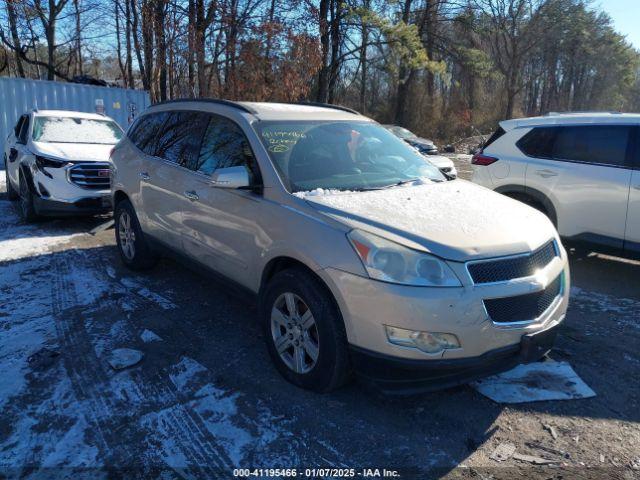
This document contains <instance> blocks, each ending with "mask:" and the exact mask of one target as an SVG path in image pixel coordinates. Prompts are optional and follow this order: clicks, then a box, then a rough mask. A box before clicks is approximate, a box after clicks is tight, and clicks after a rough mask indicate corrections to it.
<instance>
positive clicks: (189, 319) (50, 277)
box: [0, 159, 640, 479]
mask: <svg viewBox="0 0 640 480" xmlns="http://www.w3.org/2000/svg"><path fill="white" fill-rule="evenodd" d="M457 161H458V162H465V161H467V160H465V159H458V160H457ZM460 166H461V167H465V165H463V164H461V165H460ZM3 174H4V172H0V191H2V192H4V185H2V182H3V181H4V178H3ZM103 221H104V218H103V219H86V220H48V221H44V222H41V223H38V224H36V225H24V224H22V223H21V222H20V221H19V220H18V217H17V215H16V213H15V211H14V209H13V207H12V205H11V204H10V203H9V202H8V201H7V199H6V198H5V196H4V193H2V194H0V372H1V375H2V380H1V381H0V412H2V413H1V416H0V478H2V477H3V476H7V477H10V478H13V477H28V478H30V477H33V478H40V477H56V478H57V477H60V476H67V477H69V478H71V477H73V478H78V477H80V478H83V477H86V478H99V477H110V476H111V477H114V476H116V477H117V476H120V475H127V476H131V477H154V478H157V477H161V478H231V477H233V470H234V468H298V469H301V470H302V471H303V470H304V469H305V468H328V467H337V468H355V469H356V473H355V475H356V476H360V475H359V474H360V473H366V472H365V471H363V470H362V469H364V468H380V469H382V468H386V469H387V470H398V471H399V474H400V475H401V476H402V478H440V477H445V478H478V479H486V478H540V479H547V478H621V479H628V478H640V424H639V423H638V422H639V421H640V349H639V348H638V347H639V346H640V263H638V262H632V261H625V260H622V259H619V258H613V257H606V256H601V255H593V254H592V255H589V256H584V257H577V256H572V258H571V269H572V277H573V278H572V280H573V288H572V291H571V294H572V295H571V297H572V298H571V305H570V308H569V311H568V314H567V319H566V322H565V323H564V325H563V327H562V330H561V333H560V337H559V340H558V342H557V348H556V349H555V350H554V351H553V352H552V354H551V357H552V358H554V359H556V360H563V361H567V362H569V363H570V364H571V365H572V367H573V368H574V370H575V371H576V372H577V373H578V374H579V376H580V377H581V378H582V379H583V380H584V381H585V382H586V383H587V384H588V385H589V386H590V387H591V388H592V389H593V390H594V391H595V392H596V393H597V396H596V397H594V398H590V399H582V400H572V401H553V402H537V403H525V404H517V405H509V406H505V405H500V404H496V403H494V402H492V401H491V400H489V399H488V398H486V397H484V396H482V395H481V394H479V393H478V392H477V391H475V390H474V389H472V388H470V387H467V386H464V387H459V388H455V389H450V390H446V391H441V392H436V393H431V394H425V395H421V396H419V397H413V398H400V399H397V398H385V397H381V396H378V395H374V394H372V393H370V392H369V391H367V390H366V389H363V388H362V387H361V386H360V385H358V384H357V383H354V384H351V385H349V386H347V387H346V388H344V389H341V390H340V391H338V392H335V393H332V394H329V395H317V394H313V393H309V392H306V391H302V390H299V389H297V388H295V387H293V386H291V385H289V384H288V383H286V382H285V381H283V380H282V379H281V378H280V376H279V375H278V374H277V372H276V371H275V369H274V368H273V367H272V365H271V362H270V360H269V358H268V355H267V352H266V349H265V347H264V342H263V339H262V333H261V330H260V328H259V326H258V324H257V322H256V310H255V306H254V305H253V304H252V303H251V302H250V301H249V300H248V299H247V298H244V297H241V296H238V295H237V294H235V293H233V292H231V291H229V290H227V289H226V287H225V286H224V285H221V284H219V283H216V282H214V281H212V280H211V279H209V278H205V277H202V276H200V275H198V274H196V273H194V272H192V271H190V270H188V269H186V268H184V267H183V266H181V265H178V264H176V263H174V262H172V261H169V260H163V261H161V263H160V264H159V265H158V267H157V268H155V269H154V270H153V271H151V272H149V273H144V274H137V273H133V272H131V271H129V270H127V269H125V268H124V267H123V266H122V265H121V263H120V261H119V259H118V257H117V252H116V249H115V246H114V244H115V242H114V235H113V230H106V231H103V232H101V233H98V234H97V235H95V236H94V235H91V234H89V233H88V232H89V231H90V230H91V229H92V228H94V227H96V226H97V225H99V224H100V223H101V222H103ZM118 348H131V349H136V350H139V351H141V352H143V354H144V358H143V359H142V360H141V361H140V363H138V364H137V365H135V366H134V367H132V368H128V369H125V370H120V371H114V370H113V369H112V368H111V367H110V366H109V364H108V359H109V358H110V355H111V354H112V352H113V351H114V349H118ZM43 349H45V350H43ZM505 442H508V443H511V444H513V445H514V446H515V447H516V448H517V452H518V453H519V454H528V455H531V456H535V457H540V458H545V459H548V460H551V461H553V462H554V465H551V466H536V465H532V464H530V463H528V462H527V461H523V460H516V459H514V458H510V459H508V460H506V461H504V462H501V463H499V462H496V461H495V460H492V459H490V458H489V457H490V455H491V454H492V453H493V451H494V450H495V449H496V447H497V446H498V445H499V444H501V443H505ZM299 472H300V470H299ZM258 473H259V472H258ZM374 473H375V472H374ZM262 476H263V477H268V476H269V473H265V472H262ZM298 476H302V475H301V474H299V475H298Z"/></svg>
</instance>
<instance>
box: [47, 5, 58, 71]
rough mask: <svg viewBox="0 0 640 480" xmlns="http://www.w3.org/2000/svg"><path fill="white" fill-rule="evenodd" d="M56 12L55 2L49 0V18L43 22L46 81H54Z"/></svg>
mask: <svg viewBox="0 0 640 480" xmlns="http://www.w3.org/2000/svg"><path fill="white" fill-rule="evenodd" d="M56 11H57V5H56V2H55V0H49V12H48V13H49V18H48V21H47V22H45V30H44V33H45V37H46V39H47V80H55V79H56V70H55V61H56Z"/></svg>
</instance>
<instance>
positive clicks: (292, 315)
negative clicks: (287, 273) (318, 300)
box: [271, 292, 320, 374]
mask: <svg viewBox="0 0 640 480" xmlns="http://www.w3.org/2000/svg"><path fill="white" fill-rule="evenodd" d="M271 335H272V337H273V342H274V345H275V347H276V351H277V352H278V355H279V356H280V358H281V359H282V361H283V362H284V363H285V365H286V366H287V367H289V368H290V369H291V370H293V371H294V372H296V373H298V374H304V373H308V372H309V371H311V370H312V369H313V367H314V366H315V365H316V363H317V362H318V354H319V352H320V341H319V340H320V337H319V334H318V326H317V325H316V321H315V319H314V318H313V314H312V313H311V310H310V309H309V307H308V306H307V304H306V303H305V302H304V300H302V299H301V298H300V297H299V296H298V295H296V294H295V293H291V292H286V293H283V294H281V295H280V296H279V297H278V298H277V299H276V301H275V302H274V304H273V307H272V309H271Z"/></svg>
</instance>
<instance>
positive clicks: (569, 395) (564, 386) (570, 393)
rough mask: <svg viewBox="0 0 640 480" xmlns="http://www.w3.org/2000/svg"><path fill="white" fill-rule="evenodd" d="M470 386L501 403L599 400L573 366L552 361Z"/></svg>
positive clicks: (502, 374)
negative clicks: (592, 398) (581, 399)
mask: <svg viewBox="0 0 640 480" xmlns="http://www.w3.org/2000/svg"><path fill="white" fill-rule="evenodd" d="M470 385H471V386H472V387H473V388H475V389H476V390H477V391H478V392H480V393H481V394H482V395H484V396H486V397H489V398H490V399H491V400H493V401H494V402H498V403H524V402H540V401H545V400H573V399H577V398H590V397H595V396H596V393H595V392H594V391H593V390H591V388H589V386H588V385H587V384H586V383H584V382H583V381H582V379H581V378H580V377H578V374H576V372H574V371H573V368H571V365H569V364H568V363H566V362H554V361H553V360H547V361H545V362H536V363H529V364H526V365H518V366H517V367H515V368H514V369H512V370H509V371H508V372H504V373H500V374H498V375H493V376H491V377H487V378H484V379H482V380H478V381H476V382H473V383H471V384H470Z"/></svg>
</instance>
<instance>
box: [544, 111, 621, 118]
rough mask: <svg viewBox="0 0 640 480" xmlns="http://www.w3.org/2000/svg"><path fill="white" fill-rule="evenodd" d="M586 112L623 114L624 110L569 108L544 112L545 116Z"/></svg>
mask: <svg viewBox="0 0 640 480" xmlns="http://www.w3.org/2000/svg"><path fill="white" fill-rule="evenodd" d="M584 113H608V114H610V115H622V112H619V111H616V110H568V111H566V112H547V113H545V114H544V116H545V117H549V116H551V115H581V114H584Z"/></svg>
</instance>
